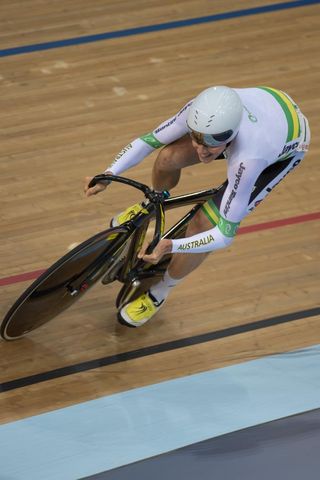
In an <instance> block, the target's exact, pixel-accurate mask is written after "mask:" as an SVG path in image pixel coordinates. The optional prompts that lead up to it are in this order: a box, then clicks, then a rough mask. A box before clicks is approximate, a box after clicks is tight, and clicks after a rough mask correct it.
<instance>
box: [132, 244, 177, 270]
mask: <svg viewBox="0 0 320 480" xmlns="http://www.w3.org/2000/svg"><path fill="white" fill-rule="evenodd" d="M147 248H148V244H147V243H145V244H144V245H143V247H142V248H141V250H140V252H139V254H138V258H142V259H143V260H144V261H145V262H149V263H152V264H154V265H156V264H157V263H159V262H160V260H161V258H162V257H163V256H164V255H166V254H167V253H171V251H172V240H169V239H167V238H163V239H162V240H160V242H159V243H158V245H157V246H156V247H155V249H154V250H153V252H152V253H150V254H149V255H147V254H146V253H145V252H146V250H147Z"/></svg>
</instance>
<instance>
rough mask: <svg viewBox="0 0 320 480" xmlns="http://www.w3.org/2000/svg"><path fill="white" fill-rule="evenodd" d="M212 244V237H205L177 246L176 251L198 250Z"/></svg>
mask: <svg viewBox="0 0 320 480" xmlns="http://www.w3.org/2000/svg"><path fill="white" fill-rule="evenodd" d="M212 242H214V238H213V236H212V235H207V237H205V238H201V239H200V240H194V241H193V242H188V243H184V244H183V243H182V244H181V245H179V247H178V250H181V251H184V250H190V249H191V248H199V247H202V246H203V245H208V244H209V243H212Z"/></svg>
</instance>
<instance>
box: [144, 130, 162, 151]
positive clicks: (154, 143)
mask: <svg viewBox="0 0 320 480" xmlns="http://www.w3.org/2000/svg"><path fill="white" fill-rule="evenodd" d="M140 139H141V140H143V141H144V142H146V143H147V144H148V145H150V147H152V148H160V147H163V146H164V145H165V144H164V143H161V142H159V140H158V139H157V138H156V137H155V136H154V135H153V133H152V132H150V133H146V134H145V135H142V137H140Z"/></svg>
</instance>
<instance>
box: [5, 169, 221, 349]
mask: <svg viewBox="0 0 320 480" xmlns="http://www.w3.org/2000/svg"><path fill="white" fill-rule="evenodd" d="M110 181H111V182H120V183H124V184H126V185H128V186H130V187H134V188H136V189H138V190H140V191H142V192H143V193H144V195H145V199H146V200H145V202H144V203H143V208H142V211H141V212H139V213H138V214H136V215H134V216H133V218H132V219H130V220H129V221H127V222H125V223H123V224H122V225H120V226H117V227H111V228H108V229H107V230H104V231H102V232H100V233H98V234H96V235H94V236H93V237H91V238H89V239H88V240H86V241H84V242H83V243H81V244H79V245H78V246H77V247H75V248H74V249H72V250H71V251H70V252H68V253H67V254H66V255H64V256H63V257H61V258H60V259H59V260H58V261H57V262H55V263H54V264H53V265H52V266H51V267H49V268H48V269H47V270H46V271H45V272H44V273H43V274H42V275H40V277H39V278H37V279H36V280H35V281H34V282H33V283H32V284H31V285H30V286H29V287H28V288H27V289H26V290H25V292H23V293H22V295H21V296H20V297H19V298H18V299H17V300H16V302H15V303H14V304H13V305H12V307H11V308H10V310H9V311H8V313H7V314H6V316H5V317H4V319H3V321H2V323H1V326H0V335H1V337H2V338H3V339H4V340H16V339H18V338H21V337H23V336H24V335H26V334H27V333H29V332H31V331H32V330H35V329H36V328H39V327H40V326H41V325H44V324H45V323H47V322H49V321H50V320H52V319H53V318H55V317H56V316H57V315H59V314H60V313H62V312H63V311H64V310H66V309H67V308H69V307H70V306H71V305H72V304H74V303H75V302H76V301H77V300H79V299H80V298H81V297H83V295H84V294H85V293H86V292H87V291H88V290H89V289H90V288H91V287H92V286H93V285H94V284H95V283H97V282H98V281H99V280H101V281H102V283H103V284H104V285H107V284H109V283H111V282H114V281H115V280H117V281H119V282H120V283H122V284H123V285H122V287H121V289H120V291H119V294H118V296H117V298H116V308H117V309H118V311H119V310H120V309H121V308H122V307H123V306H124V305H125V304H126V303H128V302H129V301H132V300H134V299H135V298H137V297H138V296H139V295H141V293H145V292H146V291H147V290H148V288H150V286H151V285H152V284H153V283H155V282H156V281H157V279H159V277H161V276H162V275H163V274H164V272H165V270H166V268H167V266H168V264H169V262H170V259H171V256H172V255H171V254H169V255H166V256H164V257H163V258H162V259H161V261H160V262H159V263H158V264H157V265H153V264H150V263H146V262H145V261H143V260H142V259H138V253H139V251H140V249H141V247H142V244H143V242H144V238H145V235H146V232H147V229H148V226H149V224H150V222H151V221H155V226H154V233H153V237H152V240H151V243H150V245H149V246H148V249H147V253H151V252H152V250H153V249H154V247H155V246H156V245H157V243H158V242H159V241H160V239H161V238H162V237H163V238H172V239H173V238H182V237H183V236H184V234H185V231H186V228H187V226H188V224H189V222H190V220H191V219H192V218H193V216H194V215H195V213H196V212H197V211H198V210H199V208H200V207H201V205H202V204H203V203H204V202H206V201H207V200H209V199H210V198H212V197H215V196H216V195H219V193H220V191H221V190H223V187H225V184H222V185H220V187H218V188H213V189H209V190H203V191H198V192H194V193H188V194H184V195H180V196H176V197H170V196H169V193H168V192H166V191H164V192H161V193H158V192H155V191H153V190H151V189H150V188H149V187H148V186H147V185H144V184H142V183H140V182H137V181H134V180H131V179H128V178H124V177H119V176H116V175H105V174H100V175H96V176H95V177H94V178H93V179H92V180H91V183H90V185H89V186H90V187H93V186H94V185H96V184H97V183H110ZM225 183H226V182H225ZM185 205H193V206H192V208H191V210H190V211H188V212H187V213H186V214H185V215H184V216H183V217H182V218H181V219H180V220H179V221H178V222H177V223H176V224H175V225H174V226H173V227H171V228H170V229H169V230H168V231H167V232H166V233H164V228H165V211H166V210H168V209H171V208H176V207H181V206H185ZM118 320H119V321H120V323H121V318H120V317H119V316H118Z"/></svg>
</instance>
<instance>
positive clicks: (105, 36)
mask: <svg viewBox="0 0 320 480" xmlns="http://www.w3.org/2000/svg"><path fill="white" fill-rule="evenodd" d="M317 3H320V0H295V1H292V2H281V3H275V4H273V5H263V6H261V7H255V8H246V9H243V10H235V11H233V12H225V13H218V14H216V15H207V16H204V17H198V18H188V19H186V20H178V21H175V22H166V23H160V24H158V25H146V26H144V27H137V28H128V29H125V30H118V31H115V32H105V33H99V34H97V35H84V36H82V37H74V38H67V39H65V40H56V41H53V42H45V43H37V44H33V45H24V46H20V47H13V48H6V49H3V50H0V57H7V56H12V55H21V54H23V53H31V52H37V51H41V50H50V49H52V48H62V47H69V46H72V45H81V44H84V43H92V42H98V41H101V40H110V39H112V38H121V37H129V36H131V35H141V34H143V33H150V32H158V31H161V30H170V29H173V28H181V27H188V26H192V25H199V24H202V23H209V22H217V21H219V20H227V19H230V18H238V17H244V16H248V15H257V14H260V13H268V12H275V11H279V10H286V9H289V8H296V7H305V6H308V5H314V4H317Z"/></svg>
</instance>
